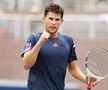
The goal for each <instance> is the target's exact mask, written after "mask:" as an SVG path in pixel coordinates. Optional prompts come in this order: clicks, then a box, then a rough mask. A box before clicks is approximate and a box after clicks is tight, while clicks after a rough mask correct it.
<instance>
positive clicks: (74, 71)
mask: <svg viewBox="0 0 108 90" xmlns="http://www.w3.org/2000/svg"><path fill="white" fill-rule="evenodd" d="M68 70H69V72H70V74H71V75H72V76H73V77H75V78H76V79H78V80H80V81H82V82H84V83H87V78H86V76H85V75H84V74H83V73H82V71H81V70H80V68H79V67H78V65H77V64H76V60H75V61H71V62H70V63H69V64H68Z"/></svg>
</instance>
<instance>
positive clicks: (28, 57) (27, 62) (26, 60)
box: [22, 32, 50, 70]
mask: <svg viewBox="0 0 108 90" xmlns="http://www.w3.org/2000/svg"><path fill="white" fill-rule="evenodd" d="M49 36H50V34H49V33H48V32H43V34H42V35H41V37H40V39H39V40H38V42H37V43H36V44H35V46H34V47H33V48H32V49H31V50H30V51H27V52H25V54H24V56H23V58H22V65H23V67H24V68H25V69H26V70H28V69H30V68H31V67H32V66H33V65H34V63H35V62H36V60H37V57H38V53H39V51H40V48H41V46H42V45H43V43H44V42H45V41H46V40H47V39H48V38H49Z"/></svg>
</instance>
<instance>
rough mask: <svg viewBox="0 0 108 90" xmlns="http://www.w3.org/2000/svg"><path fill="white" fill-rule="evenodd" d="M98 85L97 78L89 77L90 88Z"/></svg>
mask: <svg viewBox="0 0 108 90" xmlns="http://www.w3.org/2000/svg"><path fill="white" fill-rule="evenodd" d="M97 83H99V82H98V80H97V78H95V77H92V76H88V77H87V85H88V88H91V87H94V86H95V85H97Z"/></svg>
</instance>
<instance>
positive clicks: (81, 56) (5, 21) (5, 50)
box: [0, 0, 108, 90]
mask: <svg viewBox="0 0 108 90" xmlns="http://www.w3.org/2000/svg"><path fill="white" fill-rule="evenodd" d="M52 1H53V2H56V3H59V4H61V5H62V6H63V8H64V9H65V15H64V23H63V25H62V26H61V27H60V32H62V33H64V34H67V35H69V36H71V37H73V38H74V42H75V45H76V52H77V56H78V64H79V67H80V68H81V70H82V71H83V72H84V73H85V74H86V71H85V66H84V60H85V56H86V53H87V51H88V50H89V49H90V48H92V47H103V48H106V49H108V0H0V90H4V88H6V87H20V89H12V88H11V89H9V88H7V89H5V90H21V88H22V87H24V88H25V87H26V81H27V75H28V71H26V70H24V69H23V67H22V66H21V56H20V55H21V50H22V47H23V44H24V41H25V40H26V38H27V36H28V35H29V34H30V33H34V32H39V31H43V30H44V26H43V23H42V20H41V17H42V15H43V10H44V7H45V6H46V5H47V4H48V3H50V2H52ZM106 69H107V67H106ZM66 89H67V90H86V85H85V84H83V83H81V82H79V81H78V80H75V79H74V78H73V77H71V76H70V74H69V73H68V72H67V75H66ZM107 89H108V78H106V79H105V80H103V81H101V82H100V83H99V84H98V85H97V86H96V87H94V88H93V90H107ZM23 90H24V89H23Z"/></svg>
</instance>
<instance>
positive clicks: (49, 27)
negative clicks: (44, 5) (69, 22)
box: [42, 12, 63, 37]
mask: <svg viewBox="0 0 108 90" xmlns="http://www.w3.org/2000/svg"><path fill="white" fill-rule="evenodd" d="M42 19H43V22H44V24H45V31H46V32H48V33H50V36H51V37H57V35H58V33H57V31H58V29H59V27H60V25H61V24H62V22H63V20H62V18H61V14H57V13H53V12H48V15H47V16H46V17H45V16H43V17H42Z"/></svg>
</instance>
